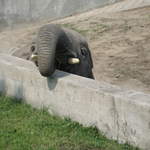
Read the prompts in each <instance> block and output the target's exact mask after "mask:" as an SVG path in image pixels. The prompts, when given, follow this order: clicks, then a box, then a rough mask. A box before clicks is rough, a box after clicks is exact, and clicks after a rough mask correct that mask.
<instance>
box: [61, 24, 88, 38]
mask: <svg viewBox="0 0 150 150" xmlns="http://www.w3.org/2000/svg"><path fill="white" fill-rule="evenodd" d="M62 26H63V27H65V28H68V29H72V30H74V31H76V32H78V33H80V34H82V35H84V36H86V35H87V33H88V32H89V30H86V29H79V28H77V27H75V25H73V24H69V23H68V24H62Z"/></svg>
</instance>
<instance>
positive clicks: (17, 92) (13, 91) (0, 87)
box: [0, 77, 25, 100]
mask: <svg viewBox="0 0 150 150" xmlns="http://www.w3.org/2000/svg"><path fill="white" fill-rule="evenodd" d="M10 83H11V82H9V83H8V84H7V82H6V79H5V78H4V77H3V78H1V79H0V94H2V95H7V96H12V97H14V98H16V99H17V100H22V99H24V100H25V95H24V88H23V83H21V84H20V82H17V81H16V82H15V84H10ZM8 86H9V88H8Z"/></svg>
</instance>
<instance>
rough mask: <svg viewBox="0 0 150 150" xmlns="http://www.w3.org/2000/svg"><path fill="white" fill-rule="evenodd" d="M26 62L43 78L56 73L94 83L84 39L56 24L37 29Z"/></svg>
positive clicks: (86, 44) (90, 60) (91, 64)
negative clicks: (63, 73)
mask: <svg viewBox="0 0 150 150" xmlns="http://www.w3.org/2000/svg"><path fill="white" fill-rule="evenodd" d="M29 59H30V60H31V61H33V62H34V63H35V64H36V65H37V66H38V68H39V71H40V73H41V75H42V76H45V77H49V76H51V75H52V74H53V73H54V71H55V69H58V70H62V71H65V72H68V73H72V74H76V75H79V76H83V77H86V78H91V79H94V75H93V72H92V68H93V61H92V56H91V52H90V49H89V46H88V43H87V41H86V39H85V38H84V37H83V36H82V35H81V34H80V33H78V32H76V31H74V30H71V29H68V28H65V27H61V26H60V25H57V24H47V25H44V26H42V27H41V28H40V29H39V32H38V34H37V38H36V42H35V44H34V45H32V46H31V54H30V58H29Z"/></svg>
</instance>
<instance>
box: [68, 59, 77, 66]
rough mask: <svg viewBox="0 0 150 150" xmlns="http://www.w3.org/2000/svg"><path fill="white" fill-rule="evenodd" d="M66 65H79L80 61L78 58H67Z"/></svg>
mask: <svg viewBox="0 0 150 150" xmlns="http://www.w3.org/2000/svg"><path fill="white" fill-rule="evenodd" d="M68 63H69V64H71V65H73V64H79V63H80V60H79V58H69V59H68Z"/></svg>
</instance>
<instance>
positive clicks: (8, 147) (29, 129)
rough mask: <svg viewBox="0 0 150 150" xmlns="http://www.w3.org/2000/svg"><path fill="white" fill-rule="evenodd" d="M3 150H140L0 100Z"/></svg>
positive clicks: (76, 124)
mask: <svg viewBox="0 0 150 150" xmlns="http://www.w3.org/2000/svg"><path fill="white" fill-rule="evenodd" d="M0 150H138V148H133V147H132V146H129V145H128V144H125V145H120V144H118V143H117V142H116V141H112V140H108V139H106V138H105V137H104V136H103V135H102V134H100V133H99V131H98V130H97V129H96V128H84V127H82V125H80V124H78V123H76V122H71V121H70V120H69V119H61V118H59V117H57V116H51V115H49V114H48V112H47V111H45V110H37V109H34V108H32V107H31V106H29V105H26V104H24V103H22V102H20V101H16V100H14V99H12V98H7V97H5V96H0Z"/></svg>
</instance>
